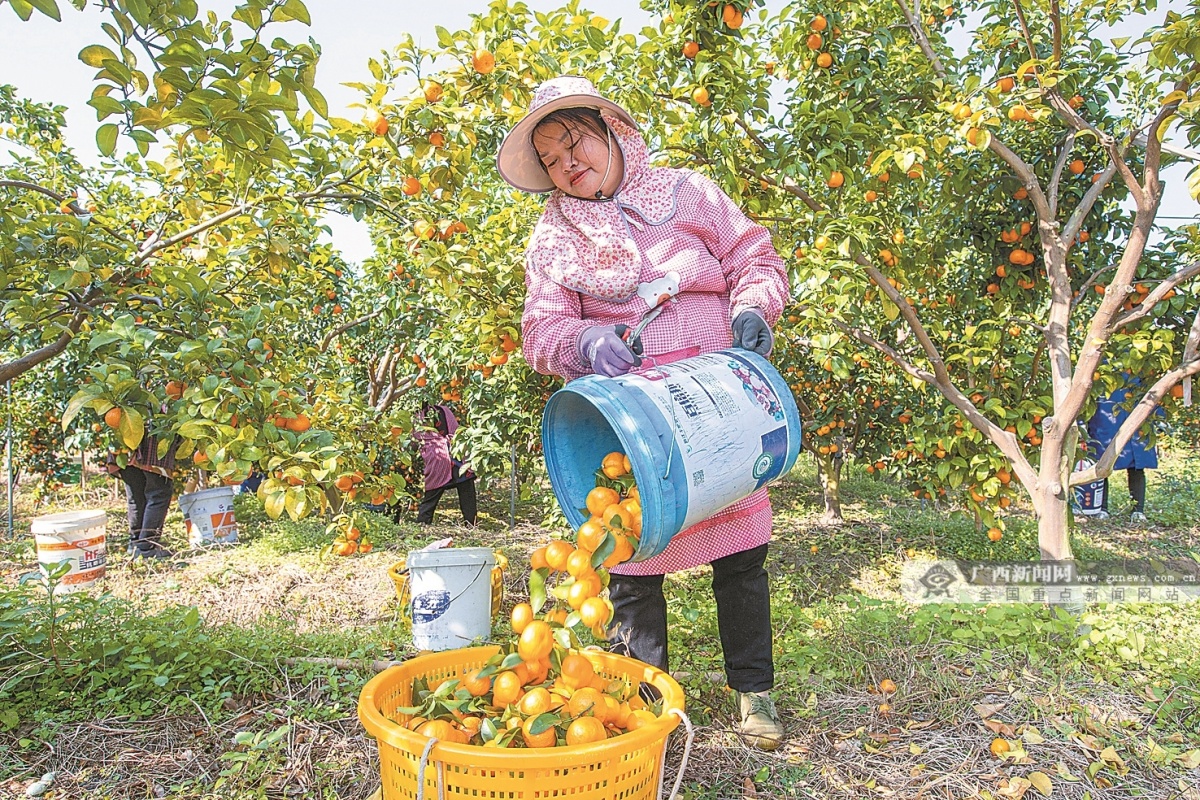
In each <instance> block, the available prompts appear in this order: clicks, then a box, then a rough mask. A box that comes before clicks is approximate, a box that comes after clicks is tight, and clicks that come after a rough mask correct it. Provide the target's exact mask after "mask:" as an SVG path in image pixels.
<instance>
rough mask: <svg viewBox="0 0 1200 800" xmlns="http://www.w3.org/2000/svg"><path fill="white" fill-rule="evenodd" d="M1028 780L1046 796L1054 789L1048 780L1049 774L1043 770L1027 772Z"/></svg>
mask: <svg viewBox="0 0 1200 800" xmlns="http://www.w3.org/2000/svg"><path fill="white" fill-rule="evenodd" d="M1029 782H1030V783H1032V784H1033V788H1035V789H1037V790H1038V791H1039V792H1041V793H1042V794H1043V795H1044V796H1046V797H1049V796H1050V792H1052V791H1054V784H1053V783H1052V782H1051V781H1050V776H1049V775H1047V774H1046V773H1044V772H1031V773H1029Z"/></svg>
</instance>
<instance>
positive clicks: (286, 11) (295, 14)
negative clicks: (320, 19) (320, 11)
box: [272, 0, 312, 25]
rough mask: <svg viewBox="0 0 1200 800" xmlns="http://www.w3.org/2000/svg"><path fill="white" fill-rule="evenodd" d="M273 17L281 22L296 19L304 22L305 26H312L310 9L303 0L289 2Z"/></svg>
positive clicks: (278, 9) (280, 7) (290, 0)
mask: <svg viewBox="0 0 1200 800" xmlns="http://www.w3.org/2000/svg"><path fill="white" fill-rule="evenodd" d="M272 16H274V18H275V19H277V20H280V21H286V20H289V19H294V20H296V21H297V22H303V23H304V24H305V25H311V24H312V19H311V18H310V17H309V15H308V8H307V7H306V6H305V5H304V3H303V2H301V0H287V1H286V2H285V3H284V4H283V5H281V6H279V7H278V8H277V9H275V13H274V14H273V15H272Z"/></svg>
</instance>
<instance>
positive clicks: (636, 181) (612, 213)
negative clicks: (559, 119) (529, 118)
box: [526, 114, 687, 302]
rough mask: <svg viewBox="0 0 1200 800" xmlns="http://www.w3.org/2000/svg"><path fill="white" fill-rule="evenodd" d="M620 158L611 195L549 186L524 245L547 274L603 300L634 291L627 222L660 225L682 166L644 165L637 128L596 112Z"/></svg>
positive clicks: (637, 259)
mask: <svg viewBox="0 0 1200 800" xmlns="http://www.w3.org/2000/svg"><path fill="white" fill-rule="evenodd" d="M602 116H603V118H604V121H605V122H606V123H607V124H608V127H609V128H610V129H611V130H612V132H613V136H614V137H615V138H616V140H617V144H618V145H619V146H620V148H621V153H622V155H623V156H624V159H625V176H624V178H623V180H622V181H621V185H620V187H618V189H617V193H616V194H615V195H614V196H613V199H612V200H611V201H594V200H584V199H582V198H578V197H572V196H571V195H568V194H566V193H565V192H562V191H560V190H557V189H556V190H555V191H554V192H553V193H551V195H550V199H549V200H548V201H546V208H545V210H544V211H543V212H542V218H541V219H540V220H539V221H538V224H537V227H535V228H534V231H533V235H532V236H531V237H530V239H529V247H528V249H527V250H526V258H527V260H528V263H529V265H530V266H531V267H533V268H534V269H537V270H540V271H542V272H544V273H545V274H546V275H547V276H548V277H549V278H550V280H552V281H554V282H555V283H557V284H559V285H561V286H565V287H566V288H568V289H571V290H573V291H576V292H581V293H583V294H588V295H591V296H593V297H598V298H601V299H603V300H612V301H615V302H625V301H626V300H629V299H630V298H631V297H633V296H634V295H635V294H636V293H637V288H638V283H639V281H640V276H641V268H642V256H641V253H640V252H639V251H638V248H637V245H636V244H635V243H634V241H633V237H632V236H631V235H630V231H629V225H630V224H631V222H632V224H634V225H640V224H641V223H639V222H638V221H636V220H631V218H630V217H629V216H628V214H627V213H626V212H628V211H632V212H634V213H636V214H637V215H638V216H639V217H640V218H641V220H642V221H644V222H645V223H646V224H649V225H661V224H663V223H664V222H666V221H668V220H669V219H671V217H672V216H674V214H675V191H676V189H677V188H678V187H679V183H680V181H682V180H683V179H684V178H685V177H686V176H687V171H686V170H680V169H670V168H661V167H660V168H654V167H651V166H650V151H649V150H648V149H647V147H646V143H645V141H643V139H642V136H641V134H640V133H638V131H636V130H635V129H633V128H631V127H630V126H629V125H627V124H625V123H624V122H622V121H621V120H620V119H617V118H616V117H614V116H611V115H609V114H602Z"/></svg>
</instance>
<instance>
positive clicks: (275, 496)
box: [263, 492, 286, 519]
mask: <svg viewBox="0 0 1200 800" xmlns="http://www.w3.org/2000/svg"><path fill="white" fill-rule="evenodd" d="M285 497H286V492H272V493H271V494H268V495H267V496H266V497H265V498H263V510H264V511H266V512H267V516H268V517H270V518H271V519H279V516H280V515H281V514H283V503H284V499H285Z"/></svg>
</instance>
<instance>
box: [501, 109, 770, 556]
mask: <svg viewBox="0 0 1200 800" xmlns="http://www.w3.org/2000/svg"><path fill="white" fill-rule="evenodd" d="M609 122H610V125H612V120H609ZM614 130H616V132H617V134H618V140H619V141H620V143H621V147H622V151H623V154H624V156H625V160H626V178H625V181H624V182H623V183H622V189H621V190H620V191H618V193H617V195H616V198H615V200H614V203H615V204H616V207H617V208H618V209H619V213H620V217H621V220H622V221H623V222H624V223H625V226H624V227H625V230H624V234H625V237H626V242H628V241H632V243H633V245H634V246H636V250H637V253H638V254H639V255H640V261H641V263H640V271H639V274H638V275H637V276H636V283H637V287H636V288H638V289H639V290H640V293H636V292H635V293H634V294H633V295H632V296H628V297H625V298H624V299H603V298H602V297H600V296H596V295H597V294H604V295H607V296H608V297H612V296H613V295H614V294H615V295H618V296H619V295H622V294H624V292H623V291H621V290H620V288H619V287H618V289H617V290H616V291H614V290H613V282H612V281H600V282H596V283H594V284H589V283H588V276H587V275H580V274H579V271H578V270H572V269H571V268H570V266H569V265H568V266H566V267H564V266H563V265H561V264H558V263H554V264H551V265H550V266H546V265H547V264H548V263H549V262H548V260H547V258H545V257H543V258H532V257H529V258H527V260H526V261H527V263H526V273H525V283H526V288H527V294H526V298H525V311H524V315H523V319H522V336H523V343H522V346H523V348H524V355H525V358H526V360H527V361H528V362H529V364H530V365H531V366H532V367H533V368H534V369H535V370H537V371H538V372H541V373H545V374H550V375H559V376H562V377H564V378H567V379H573V378H577V377H580V376H582V375H586V374H588V373H590V372H591V366H590V364H588V363H586V362H585V361H584V358H583V356H582V355H581V354H580V353H579V348H578V340H579V335H580V334H581V333H582V332H583V331H584V330H585V329H586V328H588V327H590V326H592V325H616V324H618V323H624V324H625V325H629V326H633V325H636V324H637V323H638V321H639V320H640V319H641V318H642V315H643V314H644V313H645V312H646V311H647V310H648V309H649V307H650V304H649V300H648V298H651V297H654V296H655V295H656V293H657V291H658V289H660V288H662V287H667V289H668V291H669V290H677V293H676V294H675V296H674V299H673V300H671V301H669V302H668V303H667V304H666V308H665V309H664V310H663V312H662V313H661V314H660V315H659V316H658V317H657V319H655V320H654V321H652V322H651V323H650V324H649V325H648V326H647V327H646V329H645V330H644V331H643V333H642V337H641V338H642V343H643V346H644V348H645V356H648V357H650V358H652V359H653V360H654V361H656V362H657V363H660V364H661V363H667V362H670V361H675V360H678V359H680V358H688V357H690V356H694V355H699V354H701V353H708V352H712V351H714V350H722V349H725V348H727V347H729V346H730V345H731V344H732V333H731V330H730V326H731V324H732V321H733V319H734V318H735V317H736V316H737V315H738V314H739V313H741V312H742V311H744V310H746V309H750V308H756V309H758V310H759V311H761V312H762V315H763V316H764V318H765V319H766V320H767V322H768V323H769V324H771V325H774V323H775V322H776V320H778V318H779V316H780V314H781V313H782V311H783V306H784V304H785V303H786V301H787V299H788V280H787V272H786V269H785V267H784V264H783V260H782V259H781V258H780V257H779V255H778V254H777V253H776V252H775V248H774V246H773V245H772V243H771V236H770V233H769V232H768V231H767V230H766V229H765V228H763V227H762V226H761V225H758V224H756V223H755V222H753V221H751V220H750V219H748V218H747V217H746V215H745V214H743V213H742V211H741V210H740V209H739V208H738V207H737V206H736V205H735V204H734V202H733V201H732V200H731V199H730V198H729V197H728V196H727V195H726V194H725V193H724V192H723V191H721V189H720V188H719V187H718V186H717V185H716V184H715V183H714V182H713V181H711V180H709V179H708V178H706V177H704V176H702V175H700V174H698V173H695V172H692V171H690V170H668V169H666V168H650V167H649V166H648V164H647V162H648V156H647V155H646V154H645V146H644V144H643V143H642V141H641V137H640V135H638V134H637V133H636V131H632V130H631V129H629V128H627V127H625V126H621V128H620V129H616V127H615V126H614ZM631 134H632V135H631ZM639 148H640V149H639ZM631 162H632V163H631ZM631 168H632V169H631ZM664 173H665V175H664ZM631 174H632V175H633V176H635V177H638V176H648V177H652V178H654V179H657V180H656V185H657V186H659V187H666V188H665V189H655V190H652V191H650V192H644V193H643V194H642V195H640V196H637V201H636V202H635V203H630V204H628V205H626V204H624V203H622V202H621V201H622V195H623V192H624V190H625V187H626V185H627V184H628V183H629V181H630V175H631ZM642 185H643V186H644V185H645V184H642ZM662 191H666V192H669V195H668V196H666V197H663V196H661V195H662ZM562 199H563V196H562V195H561V193H559V192H555V193H554V194H553V195H552V196H551V199H550V200H549V201H548V203H547V213H546V214H544V215H543V217H542V220H541V221H540V222H539V223H538V229H536V230H535V232H534V234H533V236H532V237H531V250H533V249H534V248H535V247H536V246H537V242H538V241H539V240H541V241H543V242H544V241H545V240H546V236H547V235H548V233H549V234H551V235H553V234H554V232H553V231H549V232H548V231H547V230H546V226H548V225H563V224H564V219H565V217H566V216H568V215H564V214H562V213H557V214H556V213H551V212H552V208H551V207H552V206H553V205H554V204H555V203H556V201H558V202H561V201H562ZM577 202H585V201H577ZM597 205H599V204H597ZM610 209H611V207H610ZM588 211H590V209H589V208H587V207H585V213H587V212H588ZM605 211H606V212H608V213H612V212H611V211H610V210H605ZM620 235H621V232H620V231H619V230H618V237H619V236H620ZM576 238H577V239H578V236H576ZM557 252H558V253H559V256H558V258H559V260H560V261H561V255H560V254H561V248H559V249H558V250H557ZM603 266H604V264H603V263H601V264H600V267H603ZM564 284H569V285H564ZM593 286H594V287H595V290H596V294H593V293H589V291H588V289H589V288H592V287H593ZM647 366H649V365H648V364H647ZM770 538H771V503H770V500H769V499H768V497H767V490H766V489H762V490H760V491H758V492H755V493H754V494H752V495H750V496H749V497H747V498H745V499H743V500H740V501H739V502H737V503H735V504H734V505H732V506H730V507H729V508H727V509H725V510H724V511H722V512H720V513H718V514H717V515H716V516H714V517H712V518H710V519H708V520H706V521H704V522H701V523H699V524H697V525H694V526H693V527H691V528H688V529H687V530H685V531H682V532H680V533H679V534H677V535H676V536H674V537H673V538H672V540H671V543H670V545H669V546H668V547H667V549H666V550H665V551H663V552H662V553H660V554H658V555H657V556H654V557H653V558H650V559H647V560H645V561H640V562H631V563H627V564H623V565H621V566H620V567H617V568H615V569H614V570H613V572H617V573H621V574H629V575H660V574H664V573H667V572H674V571H676V570H682V569H688V568H691V567H694V566H698V565H700V564H707V563H710V562H711V561H713V560H715V559H717V558H722V557H724V556H728V555H732V554H734V553H739V552H742V551H744V550H749V549H751V548H754V547H758V546H760V545H763V544H766V543H767V542H768V541H769V540H770Z"/></svg>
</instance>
